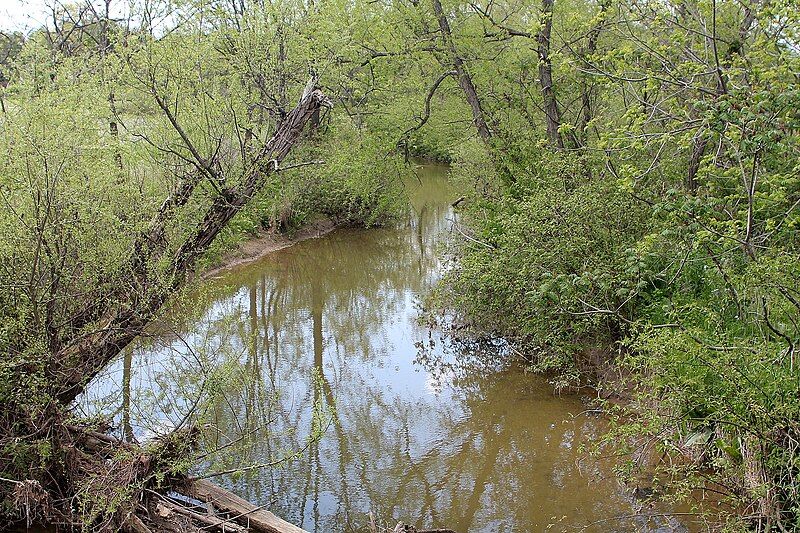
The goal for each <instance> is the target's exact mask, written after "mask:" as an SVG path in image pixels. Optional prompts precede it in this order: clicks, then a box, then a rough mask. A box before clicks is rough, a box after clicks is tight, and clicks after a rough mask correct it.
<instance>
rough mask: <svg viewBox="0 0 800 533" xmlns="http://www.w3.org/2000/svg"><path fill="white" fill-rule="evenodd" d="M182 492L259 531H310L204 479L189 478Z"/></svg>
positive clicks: (271, 532) (286, 532)
mask: <svg viewBox="0 0 800 533" xmlns="http://www.w3.org/2000/svg"><path fill="white" fill-rule="evenodd" d="M181 492H182V493H183V494H185V495H186V496H189V497H190V498H194V499H196V500H200V501H201V502H204V503H211V504H212V505H213V506H214V508H216V509H217V510H220V511H224V512H226V513H229V514H231V515H233V519H234V520H235V521H236V522H237V523H239V524H242V525H245V526H246V527H247V528H248V529H250V530H251V531H255V532H258V533H262V532H263V533H308V532H307V531H306V530H304V529H302V528H299V527H297V526H295V525H294V524H290V523H289V522H287V521H285V520H282V519H281V518H278V517H277V516H275V515H274V514H272V513H271V512H269V511H267V510H266V509H263V508H261V507H258V506H256V505H253V504H252V503H250V502H248V501H247V500H245V499H243V498H240V497H239V496H237V495H236V494H234V493H232V492H230V491H228V490H225V489H223V488H222V487H220V486H218V485H214V484H213V483H210V482H208V481H205V480H203V479H194V480H192V479H189V480H187V482H186V485H185V486H184V487H182V488H181Z"/></svg>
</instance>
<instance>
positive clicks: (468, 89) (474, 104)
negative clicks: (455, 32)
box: [431, 0, 492, 143]
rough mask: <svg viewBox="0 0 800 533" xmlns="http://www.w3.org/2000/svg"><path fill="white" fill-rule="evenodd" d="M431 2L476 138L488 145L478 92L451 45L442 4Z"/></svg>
mask: <svg viewBox="0 0 800 533" xmlns="http://www.w3.org/2000/svg"><path fill="white" fill-rule="evenodd" d="M431 2H432V3H433V12H434V14H435V15H436V19H437V20H438V22H439V29H440V30H441V31H442V39H444V42H445V45H446V46H447V48H448V50H449V52H450V54H451V56H452V62H453V68H454V70H455V71H456V74H457V76H458V84H459V85H460V86H461V89H462V90H463V91H464V96H466V98H467V103H468V104H469V106H470V108H471V109H472V121H473V123H474V124H475V128H476V129H477V130H478V136H479V137H480V138H481V139H483V141H484V142H487V143H488V142H489V139H491V138H492V132H491V131H490V130H489V126H488V125H487V123H486V117H485V115H484V112H483V108H482V107H481V101H480V99H479V98H478V91H476V90H475V84H474V83H472V77H471V76H470V74H469V71H468V70H467V66H466V65H465V64H464V60H463V59H462V58H461V56H460V55H459V54H458V50H457V49H456V45H455V43H453V36H452V32H451V30H450V23H449V22H448V21H447V16H446V15H445V13H444V9H442V3H441V2H440V1H439V0H431Z"/></svg>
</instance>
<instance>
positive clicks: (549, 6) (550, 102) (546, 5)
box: [536, 0, 564, 149]
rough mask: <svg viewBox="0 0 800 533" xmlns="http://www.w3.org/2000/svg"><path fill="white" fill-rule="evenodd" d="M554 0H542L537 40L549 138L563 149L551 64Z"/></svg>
mask: <svg viewBox="0 0 800 533" xmlns="http://www.w3.org/2000/svg"><path fill="white" fill-rule="evenodd" d="M553 1H554V0H542V12H541V14H540V28H539V33H537V34H536V42H537V43H539V46H538V48H537V52H538V54H539V84H540V85H541V86H542V98H543V99H544V115H545V121H546V125H547V138H548V139H549V140H550V145H551V146H553V147H555V148H559V149H562V148H564V141H563V139H562V138H561V133H559V131H558V129H559V126H560V125H561V114H560V112H559V110H558V102H557V101H556V94H555V91H554V90H553V67H552V65H551V64H550V34H551V33H552V30H553Z"/></svg>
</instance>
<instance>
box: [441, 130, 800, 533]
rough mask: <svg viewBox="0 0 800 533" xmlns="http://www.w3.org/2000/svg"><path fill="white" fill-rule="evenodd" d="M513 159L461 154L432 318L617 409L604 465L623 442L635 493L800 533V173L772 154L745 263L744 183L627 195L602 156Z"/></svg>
mask: <svg viewBox="0 0 800 533" xmlns="http://www.w3.org/2000/svg"><path fill="white" fill-rule="evenodd" d="M515 144H516V145H515V146H513V147H511V148H510V149H506V147H504V150H503V151H504V153H507V154H522V155H521V156H520V157H514V158H506V159H505V160H504V161H503V162H502V166H501V168H502V170H501V171H497V170H496V168H497V167H498V164H497V162H495V161H491V160H490V159H489V158H488V157H486V156H477V157H476V156H475V155H474V154H475V153H476V152H478V153H479V151H475V152H470V153H468V154H467V155H466V156H465V155H464V152H463V151H462V152H460V153H456V155H455V162H454V167H453V176H454V179H457V180H461V181H462V182H463V183H464V184H466V185H469V186H470V188H471V190H473V191H474V193H473V195H472V197H470V198H469V200H468V201H466V202H465V203H464V204H463V207H461V208H460V210H459V222H458V224H459V225H460V226H461V229H460V233H462V234H464V233H466V234H468V238H467V239H464V238H461V237H460V236H457V237H456V238H455V239H454V242H453V243H452V244H451V248H450V251H449V254H450V258H451V268H450V270H449V271H448V273H447V274H446V276H445V278H444V281H443V282H442V284H441V285H440V286H439V287H438V288H437V290H436V292H435V294H434V295H433V296H432V297H431V300H430V302H429V304H430V306H431V308H432V309H435V310H437V312H440V311H441V310H443V309H446V310H448V311H449V312H451V313H454V314H455V316H456V317H457V322H458V323H459V325H460V327H461V328H464V327H466V331H467V332H469V334H471V335H478V336H484V335H490V336H502V337H505V338H507V339H512V340H513V341H514V342H515V343H516V345H517V348H518V351H520V352H523V353H525V354H526V356H528V357H530V358H531V361H532V364H533V367H534V368H535V369H536V370H538V371H543V372H547V373H548V374H549V375H550V376H551V377H552V380H553V382H554V384H555V385H556V386H557V387H572V386H580V385H586V384H590V385H593V386H595V387H598V388H599V389H600V390H601V394H602V396H604V397H609V396H613V397H614V401H613V402H608V403H607V409H608V411H609V413H610V415H611V417H612V419H613V420H614V421H615V424H614V429H613V430H612V432H611V433H610V434H609V435H608V436H607V437H606V439H605V440H604V442H603V443H601V445H600V446H598V447H596V451H598V452H603V451H604V450H605V451H606V452H608V453H619V452H620V447H619V446H620V443H624V445H623V446H622V450H623V451H624V450H627V452H626V453H628V454H629V457H630V462H629V463H628V464H627V465H626V466H625V467H624V468H622V469H621V472H622V473H623V474H624V475H625V476H626V477H627V478H628V479H629V480H631V481H632V482H635V483H636V484H637V485H641V484H643V483H644V484H647V485H651V484H652V485H654V487H655V488H654V494H656V495H659V496H663V497H665V498H670V499H676V500H688V501H689V502H696V501H697V500H696V498H698V497H703V496H705V497H709V496H710V499H711V500H712V501H714V504H708V505H706V506H704V507H700V508H698V509H696V512H697V513H698V514H703V513H705V514H706V516H707V517H708V518H709V519H711V520H712V523H717V524H718V525H717V526H716V527H719V524H720V521H721V523H723V524H725V527H730V528H732V529H738V528H739V527H756V528H761V529H765V530H769V529H771V528H777V527H778V525H780V526H781V527H782V528H785V529H786V530H792V529H794V528H796V527H800V523H799V522H797V520H798V517H799V516H800V514H798V511H799V510H800V508H798V505H800V499H798V497H799V496H800V479H798V476H799V475H800V453H799V452H800V447H799V444H800V422H798V421H800V369H799V368H798V364H800V361H798V360H797V354H796V353H795V346H796V344H797V342H798V340H800V336H799V334H800V331H798V318H800V314H799V312H800V306H799V305H798V302H799V301H800V284H799V282H800V255H799V254H798V248H797V247H798V239H797V224H798V222H800V219H798V213H797V211H796V210H794V206H796V202H797V198H798V194H800V188H798V181H797V177H796V166H795V165H796V162H795V161H794V160H792V159H791V158H790V157H788V154H787V153H782V152H781V149H780V148H778V149H777V150H775V151H771V150H769V149H767V148H762V150H763V152H761V153H762V154H763V156H762V157H764V160H765V161H769V164H768V165H765V167H766V168H765V169H764V174H763V175H762V178H761V179H762V185H759V189H758V190H759V200H760V201H759V202H758V203H757V204H756V206H755V208H754V209H755V212H756V213H755V218H756V219H757V220H759V222H758V224H759V226H758V227H759V230H758V233H757V235H758V236H757V238H756V239H755V242H757V245H755V247H756V251H755V252H750V251H748V246H747V244H746V242H744V239H743V238H742V230H743V228H744V227H745V226H746V219H747V216H748V209H747V207H746V205H747V203H746V199H744V198H741V197H740V196H738V195H739V194H741V192H739V193H737V185H738V184H737V183H736V181H737V180H741V176H736V175H735V173H734V175H730V174H728V173H726V172H721V171H719V170H717V169H713V168H712V169H709V170H708V172H707V173H705V174H704V175H703V178H702V179H701V184H700V186H699V188H698V190H697V191H696V192H695V191H687V190H685V188H683V187H682V186H681V183H680V179H681V178H682V176H677V177H676V179H675V182H673V183H670V182H669V181H659V182H655V183H650V184H645V185H643V186H642V185H640V186H637V187H635V188H631V187H629V186H628V185H627V184H626V183H624V182H623V181H621V180H619V179H617V178H616V177H614V176H613V175H611V174H610V172H609V171H608V169H607V168H604V165H603V164H602V162H601V161H600V160H598V159H597V158H595V157H594V156H593V155H592V154H591V153H590V154H585V153H584V154H582V153H553V152H551V151H549V150H546V149H542V148H541V147H537V146H535V145H532V144H530V143H527V144H526V143H524V142H517V143H515ZM787 176H792V177H791V178H790V179H786V177H787ZM739 190H741V189H739ZM461 331H462V332H463V331H465V329H461ZM598 352H599V353H600V354H601V355H600V356H598V355H597V354H598ZM598 367H600V368H598ZM620 398H622V399H623V400H624V401H622V402H619V401H618V400H619V399H620ZM605 444H608V448H605V449H604V448H603V446H604V445H605ZM609 450H614V452H610V451H609ZM704 491H706V492H704Z"/></svg>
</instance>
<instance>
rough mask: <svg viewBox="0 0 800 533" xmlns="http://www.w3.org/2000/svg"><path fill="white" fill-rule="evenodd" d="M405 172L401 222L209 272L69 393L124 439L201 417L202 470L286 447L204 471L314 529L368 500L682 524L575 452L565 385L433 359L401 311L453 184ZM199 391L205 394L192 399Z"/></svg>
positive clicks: (516, 521)
mask: <svg viewBox="0 0 800 533" xmlns="http://www.w3.org/2000/svg"><path fill="white" fill-rule="evenodd" d="M420 174H421V177H422V179H421V181H420V182H419V183H416V182H414V183H411V184H410V185H409V190H410V196H411V200H412V205H413V212H412V215H411V216H410V220H409V221H408V223H407V224H403V225H400V226H399V227H396V228H383V229H371V230H342V231H337V232H335V233H333V234H331V235H329V236H327V237H325V238H322V239H316V240H311V241H306V242H303V243H301V244H299V245H297V246H294V247H292V248H289V249H286V250H283V251H281V252H279V253H276V254H273V255H272V256H270V257H268V258H267V259H265V260H264V261H262V262H259V263H258V264H254V265H251V266H248V267H246V268H242V269H239V270H236V271H234V272H231V273H229V274H226V275H224V276H223V277H221V278H220V279H217V280H214V281H212V282H210V283H209V285H208V287H206V291H205V293H204V294H201V295H197V296H196V301H194V302H192V305H190V306H186V309H185V310H184V311H179V312H176V313H175V315H174V316H173V317H172V320H170V321H169V322H168V323H165V324H164V325H163V326H164V327H163V328H162V329H160V330H159V332H158V333H157V334H153V336H152V337H150V338H147V339H144V340H143V341H142V343H141V344H140V345H139V346H137V348H135V349H134V350H133V351H132V352H131V353H128V354H126V357H124V358H123V359H122V361H120V363H119V364H118V365H117V366H115V367H113V368H111V369H110V370H109V372H108V373H107V374H106V376H105V377H104V378H103V379H101V380H98V381H97V382H96V383H95V384H94V386H93V388H92V389H91V390H90V391H89V393H88V394H87V395H86V397H85V398H84V404H83V405H84V407H85V408H86V409H87V410H89V409H92V406H96V405H117V406H119V409H118V411H117V412H116V414H115V416H116V417H117V419H118V420H119V425H120V428H121V430H120V432H121V433H122V434H124V435H125V436H126V437H127V438H133V437H134V436H138V437H139V438H142V437H144V436H147V435H148V434H150V433H157V432H158V431H159V429H161V430H164V429H168V428H170V427H173V426H175V425H178V424H180V423H182V422H183V421H185V420H187V419H190V418H200V419H201V420H203V421H204V422H206V423H208V424H210V427H211V428H212V430H210V431H208V435H209V442H208V443H207V446H208V447H209V449H213V448H214V447H217V446H226V447H225V448H224V451H222V452H219V453H215V454H212V455H210V456H209V457H208V458H207V460H206V462H205V463H204V464H203V465H202V468H201V470H203V471H227V470H235V469H238V468H244V467H246V466H247V465H251V464H254V463H268V462H271V461H273V460H275V459H278V458H282V457H288V456H292V455H293V454H296V456H295V457H294V459H293V460H291V461H288V462H285V463H284V464H282V465H280V466H278V467H275V468H264V469H255V470H244V471H243V472H240V473H237V474H227V475H224V476H222V477H220V478H217V481H219V482H221V483H223V484H225V485H227V486H229V487H230V488H232V489H234V490H236V491H237V492H239V493H240V494H241V495H242V496H244V497H247V498H249V499H251V500H253V501H255V502H258V503H260V504H264V505H268V506H269V507H270V508H271V509H273V510H274V511H275V512H276V513H278V514H279V515H281V516H283V517H284V518H286V519H287V520H290V521H293V522H295V523H297V524H299V525H301V526H302V527H304V528H306V529H308V530H311V531H320V532H328V531H368V525H369V522H370V518H369V516H370V513H372V514H373V516H374V517H375V519H376V522H377V523H378V524H379V525H391V526H393V525H394V523H396V521H397V520H398V519H403V520H405V521H407V522H413V523H416V525H418V526H419V527H423V526H424V527H449V528H453V529H455V530H457V531H459V532H467V531H469V532H473V531H487V532H488V531H492V532H495V531H497V532H502V531H543V530H545V529H546V528H547V527H548V525H550V524H554V526H553V529H554V530H556V531H559V530H565V529H566V530H572V528H573V527H575V526H577V527H580V526H585V525H586V524H590V523H592V522H595V521H598V520H603V522H599V523H596V524H594V525H591V526H589V527H588V528H586V529H585V530H586V531H630V530H631V529H632V528H634V527H638V528H641V529H648V530H653V531H655V530H664V531H673V530H674V529H676V528H679V527H680V526H679V524H677V523H676V522H673V521H671V520H670V519H665V518H659V519H658V522H657V523H648V522H647V520H646V519H645V518H642V515H638V516H637V511H638V509H637V504H636V503H635V502H634V501H633V500H632V499H631V498H630V497H629V496H626V494H625V491H624V490H623V489H622V488H620V487H618V486H617V484H616V482H615V481H614V480H613V479H612V476H611V475H610V471H609V470H608V468H607V467H601V466H599V465H598V464H596V463H594V462H592V461H590V460H586V459H585V456H584V455H583V454H582V453H580V452H579V450H578V448H579V446H580V445H581V443H584V442H586V441H587V440H590V439H591V438H593V436H594V435H595V434H596V433H597V432H598V431H599V429H598V428H599V425H598V421H597V420H595V419H593V418H591V417H588V416H585V415H581V414H579V413H581V412H583V411H584V409H585V407H584V405H583V404H582V403H581V401H580V400H579V399H578V398H574V397H560V398H559V397H554V396H553V394H552V392H551V389H550V387H549V386H548V385H547V384H546V383H544V382H543V381H542V380H540V379H538V378H536V377H534V376H531V375H527V374H525V373H524V371H523V370H522V369H521V368H519V367H518V366H515V365H510V366H506V367H500V368H493V369H491V371H488V370H486V369H483V371H480V372H475V371H469V372H464V371H459V370H458V369H457V367H452V366H448V365H442V364H433V363H432V362H436V363H441V362H453V361H454V360H455V355H454V352H457V351H458V350H459V349H461V347H456V346H453V345H452V344H451V343H450V342H449V341H448V339H444V338H442V337H441V336H440V335H439V334H438V333H436V332H432V331H429V330H427V329H426V328H425V327H423V326H421V325H420V324H418V321H417V311H416V304H417V303H418V300H419V298H420V297H421V295H423V294H424V293H425V291H426V290H427V288H428V287H429V286H430V284H431V283H433V282H434V281H435V279H436V277H437V276H438V274H439V272H440V270H441V267H442V265H441V264H440V263H439V260H438V259H437V254H436V253H435V249H436V246H437V243H439V242H441V240H442V238H443V236H445V235H446V233H447V231H448V227H449V226H448V218H449V217H452V213H451V211H450V208H449V202H450V201H452V200H453V199H454V197H455V196H454V195H453V194H451V193H450V192H449V191H448V189H447V185H446V181H445V174H446V170H445V169H444V168H442V167H435V166H427V167H425V168H424V169H422V171H421V172H420ZM198 308H199V314H198V311H196V309H198ZM190 309H195V311H193V313H194V314H192V313H189V310H190ZM420 357H421V358H422V359H424V361H420V360H419V359H420ZM461 360H464V359H461ZM425 362H427V363H428V364H423V363H425ZM462 370H463V368H462ZM204 394H205V395H208V394H212V395H213V397H214V398H216V400H215V401H214V402H212V403H211V404H210V406H209V407H207V408H206V409H205V410H203V409H201V408H200V407H198V404H197V403H196V399H197V398H198V397H200V396H203V395H204ZM112 414H113V413H112ZM318 430H324V433H323V434H322V436H321V438H319V439H309V436H311V435H314V434H315V432H317V431H318ZM230 443H233V444H230ZM298 451H299V453H298ZM645 514H646V513H645ZM620 515H626V516H628V517H629V518H626V519H614V520H608V519H611V518H613V517H615V516H620ZM631 516H632V518H631Z"/></svg>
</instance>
